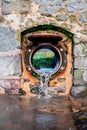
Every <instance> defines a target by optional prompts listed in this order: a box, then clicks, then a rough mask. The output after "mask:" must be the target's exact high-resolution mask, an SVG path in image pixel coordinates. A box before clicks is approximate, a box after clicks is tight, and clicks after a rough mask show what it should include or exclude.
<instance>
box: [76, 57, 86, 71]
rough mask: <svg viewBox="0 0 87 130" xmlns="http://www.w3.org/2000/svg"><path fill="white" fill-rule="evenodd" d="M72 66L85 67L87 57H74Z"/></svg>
mask: <svg viewBox="0 0 87 130" xmlns="http://www.w3.org/2000/svg"><path fill="white" fill-rule="evenodd" d="M74 68H76V69H83V70H84V69H87V57H85V56H82V57H76V58H74Z"/></svg>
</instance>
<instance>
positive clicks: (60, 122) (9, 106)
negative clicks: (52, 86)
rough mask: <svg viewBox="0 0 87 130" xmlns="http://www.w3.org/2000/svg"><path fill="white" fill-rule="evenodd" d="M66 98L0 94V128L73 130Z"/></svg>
mask: <svg viewBox="0 0 87 130" xmlns="http://www.w3.org/2000/svg"><path fill="white" fill-rule="evenodd" d="M73 124H74V122H73V118H72V111H71V105H70V101H69V100H68V98H63V97H58V98H50V99H43V98H40V99H38V98H37V97H29V96H24V97H20V96H18V95H0V130H75V128H74V126H73Z"/></svg>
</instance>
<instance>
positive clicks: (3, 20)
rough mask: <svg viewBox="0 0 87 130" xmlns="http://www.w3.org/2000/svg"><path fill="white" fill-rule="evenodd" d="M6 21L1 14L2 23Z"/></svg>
mask: <svg viewBox="0 0 87 130" xmlns="http://www.w3.org/2000/svg"><path fill="white" fill-rule="evenodd" d="M2 22H5V19H4V17H3V16H2V15H0V23H2Z"/></svg>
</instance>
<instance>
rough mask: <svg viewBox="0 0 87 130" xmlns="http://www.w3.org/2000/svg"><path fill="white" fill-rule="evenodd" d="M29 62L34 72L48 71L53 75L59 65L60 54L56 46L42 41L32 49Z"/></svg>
mask: <svg viewBox="0 0 87 130" xmlns="http://www.w3.org/2000/svg"><path fill="white" fill-rule="evenodd" d="M29 62H30V67H31V68H32V70H33V71H34V72H35V73H36V74H38V75H41V74H42V73H48V74H50V75H53V74H55V73H56V72H57V71H58V70H59V68H60V66H61V63H62V56H61V53H60V51H59V49H58V48H56V47H55V46H53V45H52V44H50V43H49V44H48V43H43V44H41V45H39V46H37V47H36V48H35V49H33V50H32V52H31V54H30V57H29Z"/></svg>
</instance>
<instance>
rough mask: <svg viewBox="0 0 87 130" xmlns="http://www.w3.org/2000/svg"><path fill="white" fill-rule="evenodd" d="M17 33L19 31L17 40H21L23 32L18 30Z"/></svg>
mask: <svg viewBox="0 0 87 130" xmlns="http://www.w3.org/2000/svg"><path fill="white" fill-rule="evenodd" d="M16 33H17V40H18V41H21V32H20V31H19V30H18V31H17V32H16Z"/></svg>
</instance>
